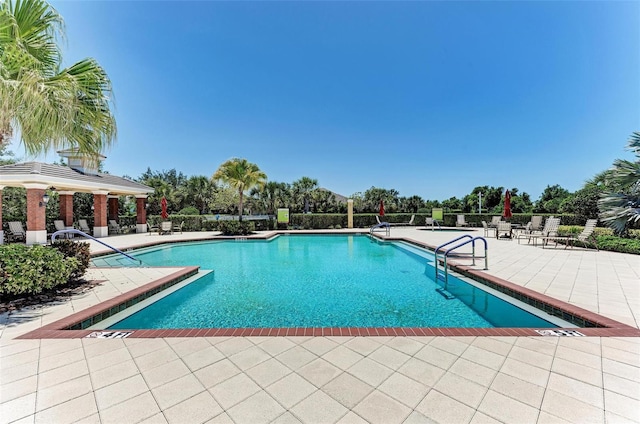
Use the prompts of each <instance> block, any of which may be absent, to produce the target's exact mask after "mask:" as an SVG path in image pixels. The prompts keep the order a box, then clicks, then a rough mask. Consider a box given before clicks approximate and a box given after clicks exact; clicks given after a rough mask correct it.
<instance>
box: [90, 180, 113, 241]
mask: <svg viewBox="0 0 640 424" xmlns="http://www.w3.org/2000/svg"><path fill="white" fill-rule="evenodd" d="M108 193H109V192H108V191H94V192H93V236H94V237H106V236H108V235H109V227H108V224H107V194H108Z"/></svg>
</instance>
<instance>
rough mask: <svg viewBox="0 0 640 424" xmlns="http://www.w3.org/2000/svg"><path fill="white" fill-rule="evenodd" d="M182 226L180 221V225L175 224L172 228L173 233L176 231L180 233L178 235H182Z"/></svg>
mask: <svg viewBox="0 0 640 424" xmlns="http://www.w3.org/2000/svg"><path fill="white" fill-rule="evenodd" d="M183 225H184V221H182V222H181V223H180V225H178V224H176V225H174V226H173V232H174V233H177V232H178V231H180V234H182V226H183Z"/></svg>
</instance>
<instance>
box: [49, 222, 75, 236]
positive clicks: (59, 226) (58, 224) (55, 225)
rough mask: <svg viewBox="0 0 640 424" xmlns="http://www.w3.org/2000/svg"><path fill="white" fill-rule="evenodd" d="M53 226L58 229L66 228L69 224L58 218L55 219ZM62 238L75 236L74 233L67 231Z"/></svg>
mask: <svg viewBox="0 0 640 424" xmlns="http://www.w3.org/2000/svg"><path fill="white" fill-rule="evenodd" d="M53 226H54V227H55V228H56V231H61V230H66V229H67V226H66V225H64V221H63V220H61V219H56V220H55V221H53ZM60 237H61V238H66V239H70V238H72V237H73V234H69V233H65V234H62V235H61V236H60Z"/></svg>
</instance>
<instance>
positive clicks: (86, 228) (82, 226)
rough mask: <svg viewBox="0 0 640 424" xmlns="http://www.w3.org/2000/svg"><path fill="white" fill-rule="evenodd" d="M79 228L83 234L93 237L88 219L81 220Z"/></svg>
mask: <svg viewBox="0 0 640 424" xmlns="http://www.w3.org/2000/svg"><path fill="white" fill-rule="evenodd" d="M78 227H80V231H82V232H83V233H85V234H88V235H91V228H90V227H89V224H87V220H86V219H79V220H78Z"/></svg>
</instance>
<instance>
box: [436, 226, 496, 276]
mask: <svg viewBox="0 0 640 424" xmlns="http://www.w3.org/2000/svg"><path fill="white" fill-rule="evenodd" d="M466 236H467V237H469V238H470V240H465V241H463V242H462V243H458V244H456V245H455V246H452V247H450V248H449V249H447V250H445V252H444V254H443V255H442V257H443V265H442V267H443V269H444V281H445V286H446V284H447V283H448V282H449V273H448V272H447V256H448V255H449V252H451V251H452V250H455V249H457V248H459V247H462V246H464V245H466V244H469V243H471V246H472V250H471V260H472V261H473V262H472V265H475V264H476V240H482V242H483V243H484V269H485V270H487V269H489V245H488V244H487V240H486V239H485V238H484V237H480V236H476V237H471V236H470V235H468V234H467V235H466ZM463 238H465V236H460V237H458V238H457V239H455V240H451V241H450V242H447V243H445V244H444V245H443V246H446V245H449V244H451V243H453V242H454V241H458V240H460V239H463ZM440 247H442V246H438V249H440ZM433 254H434V257H435V259H436V260H435V281H438V253H437V249H436V251H434V252H433Z"/></svg>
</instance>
